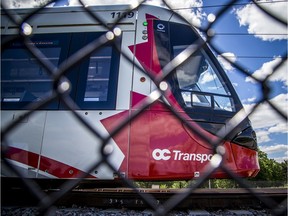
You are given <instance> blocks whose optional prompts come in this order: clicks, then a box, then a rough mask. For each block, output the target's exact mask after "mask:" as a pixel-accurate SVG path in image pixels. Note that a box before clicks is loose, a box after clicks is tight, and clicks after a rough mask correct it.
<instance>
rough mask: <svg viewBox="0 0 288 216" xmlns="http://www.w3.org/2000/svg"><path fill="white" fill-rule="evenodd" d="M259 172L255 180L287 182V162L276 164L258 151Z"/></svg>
mask: <svg viewBox="0 0 288 216" xmlns="http://www.w3.org/2000/svg"><path fill="white" fill-rule="evenodd" d="M258 157H259V165H260V172H259V173H258V175H257V176H256V177H255V179H256V180H263V181H287V161H284V162H282V163H278V162H277V161H275V160H274V159H269V158H268V156H267V154H266V153H265V152H262V151H261V150H258Z"/></svg>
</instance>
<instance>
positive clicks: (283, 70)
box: [245, 57, 288, 86]
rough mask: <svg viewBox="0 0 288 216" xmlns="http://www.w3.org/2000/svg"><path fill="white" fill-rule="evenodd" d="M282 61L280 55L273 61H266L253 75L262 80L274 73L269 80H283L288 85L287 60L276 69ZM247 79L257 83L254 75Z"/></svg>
mask: <svg viewBox="0 0 288 216" xmlns="http://www.w3.org/2000/svg"><path fill="white" fill-rule="evenodd" d="M281 61H282V59H281V58H280V57H276V58H274V59H273V60H272V61H269V62H265V63H264V64H263V65H262V67H261V68H260V69H258V70H256V71H255V72H254V73H253V74H252V76H253V77H255V78H256V79H259V80H260V81H262V80H264V79H265V78H266V77H267V76H269V75H270V74H272V73H273V74H272V75H271V76H270V77H269V79H268V80H269V81H271V82H276V81H281V82H283V83H284V85H286V86H288V76H287V68H288V65H287V61H285V62H284V63H282V64H281V66H280V67H278V68H277V69H276V70H275V68H276V67H277V66H278V65H279V64H280V63H281ZM274 70H275V71H274ZM245 81H246V82H252V83H255V80H254V79H253V78H252V77H246V79H245Z"/></svg>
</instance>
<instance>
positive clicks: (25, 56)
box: [1, 47, 61, 102]
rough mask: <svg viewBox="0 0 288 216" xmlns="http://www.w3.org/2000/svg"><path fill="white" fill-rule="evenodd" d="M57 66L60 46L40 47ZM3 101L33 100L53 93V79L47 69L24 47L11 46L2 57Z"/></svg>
mask: <svg viewBox="0 0 288 216" xmlns="http://www.w3.org/2000/svg"><path fill="white" fill-rule="evenodd" d="M39 49H40V51H41V52H42V53H43V54H44V55H45V56H46V59H47V60H49V61H50V62H51V63H52V64H54V65H55V66H56V65H58V61H59V55H60V51H61V48H60V47H39ZM1 71H2V73H1V100H2V102H32V101H38V100H41V99H43V98H45V97H47V96H49V95H51V93H52V81H51V78H50V76H49V75H48V74H47V72H46V71H45V69H44V68H43V67H42V66H41V65H40V64H39V62H38V61H36V59H35V58H34V57H32V55H31V54H29V53H28V52H27V51H26V50H25V49H24V48H21V47H19V48H11V49H6V50H5V51H3V52H2V58H1Z"/></svg>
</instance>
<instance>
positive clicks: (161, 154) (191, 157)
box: [152, 149, 213, 163]
mask: <svg viewBox="0 0 288 216" xmlns="http://www.w3.org/2000/svg"><path fill="white" fill-rule="evenodd" d="M212 156H213V155H212V154H195V153H187V152H182V151H180V150H173V151H172V152H171V151H170V150H168V149H154V150H153V152H152V157H153V158H154V160H157V161H159V160H165V161H167V160H170V159H172V160H175V161H182V160H183V161H199V162H200V163H203V162H205V161H210V160H211V158H212Z"/></svg>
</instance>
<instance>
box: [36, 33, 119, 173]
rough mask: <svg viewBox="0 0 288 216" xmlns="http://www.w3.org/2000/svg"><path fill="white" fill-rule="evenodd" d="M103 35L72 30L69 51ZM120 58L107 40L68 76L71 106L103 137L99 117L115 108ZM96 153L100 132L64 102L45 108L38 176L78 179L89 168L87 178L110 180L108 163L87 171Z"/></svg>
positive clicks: (98, 158)
mask: <svg viewBox="0 0 288 216" xmlns="http://www.w3.org/2000/svg"><path fill="white" fill-rule="evenodd" d="M103 35H105V32H86V33H71V44H70V53H69V56H71V55H74V54H75V53H77V52H78V50H80V49H81V48H82V47H84V46H86V45H87V44H89V43H92V42H93V41H94V40H97V39H99V38H100V37H101V36H103ZM118 45H119V46H120V41H119V44H118ZM119 58H120V53H119V52H118V51H117V49H116V48H115V47H114V45H113V43H108V44H106V45H105V46H102V47H101V48H99V49H97V50H96V51H95V52H93V53H92V54H91V55H90V56H89V57H88V58H86V59H84V61H83V60H82V61H81V63H80V64H78V65H76V66H75V67H73V69H71V70H69V71H68V72H67V75H66V76H67V79H68V80H69V82H70V83H71V87H72V89H71V92H70V95H69V96H70V99H73V101H75V104H74V105H72V107H73V108H74V109H75V110H76V111H75V112H76V113H77V114H78V115H79V116H80V117H81V118H83V119H84V121H86V122H88V124H90V126H91V127H92V128H94V130H96V131H97V132H98V133H99V134H100V136H102V137H107V136H108V135H109V134H108V131H107V130H106V128H105V127H104V125H103V124H101V120H102V119H104V118H107V117H109V116H110V115H112V114H115V113H116V111H115V109H116V92H117V87H118V74H119ZM111 142H112V145H113V146H116V144H115V143H114V142H113V141H111ZM100 152H101V141H100V139H99V137H97V135H95V134H93V131H90V130H88V129H87V127H85V126H84V125H83V124H81V122H80V121H79V120H77V118H76V117H75V115H74V114H73V112H71V111H70V110H68V108H67V107H66V105H65V103H64V101H60V105H59V110H58V111H57V112H54V111H52V110H51V111H48V112H47V120H46V124H45V132H44V137H43V147H42V151H41V161H40V170H41V171H42V172H41V176H40V175H39V177H47V176H48V177H58V178H76V177H79V176H81V175H82V174H83V175H84V174H85V172H88V171H89V173H90V174H89V175H88V176H87V178H101V179H103V178H104V179H112V178H113V172H111V171H110V169H108V168H107V167H106V166H100V167H97V169H94V170H91V168H92V166H93V165H95V164H97V163H98V162H99V161H100V160H101V157H102V156H101V155H100ZM113 157H115V158H118V159H119V161H121V158H122V160H123V157H124V156H123V153H122V152H120V150H118V151H117V149H116V147H115V151H114V152H113V156H111V158H113Z"/></svg>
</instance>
